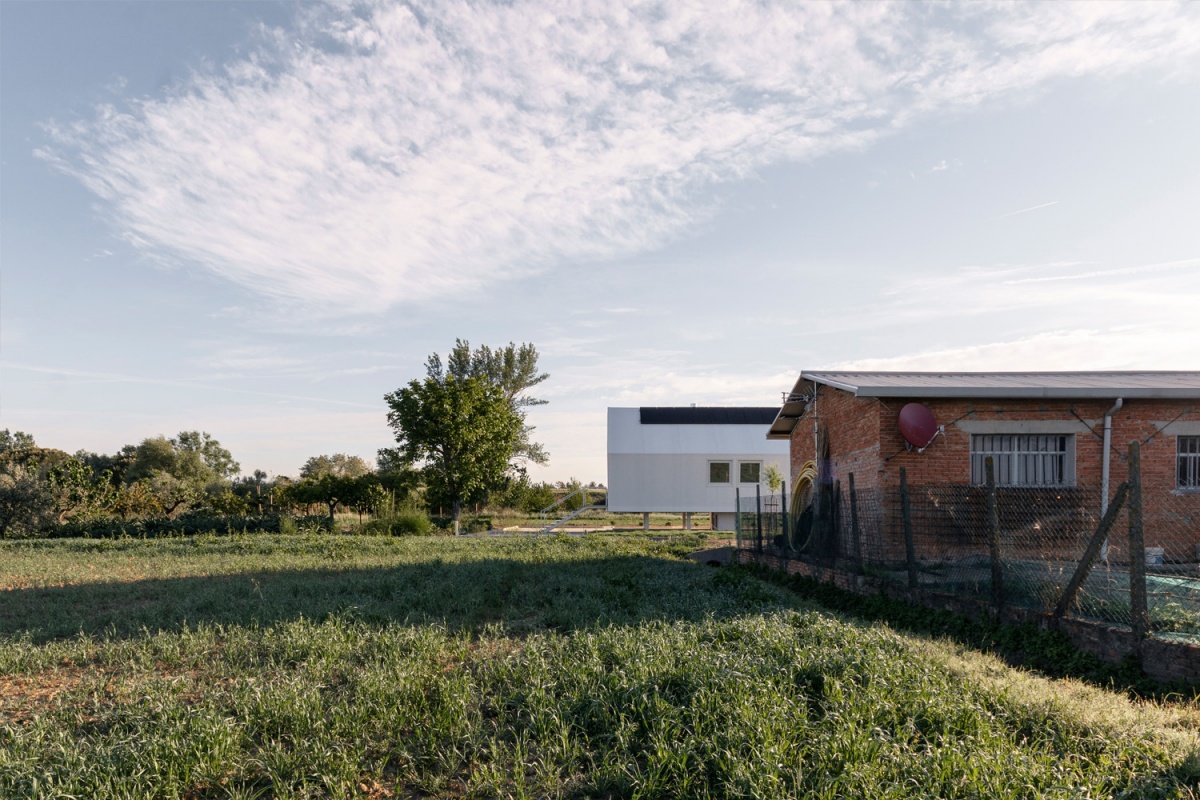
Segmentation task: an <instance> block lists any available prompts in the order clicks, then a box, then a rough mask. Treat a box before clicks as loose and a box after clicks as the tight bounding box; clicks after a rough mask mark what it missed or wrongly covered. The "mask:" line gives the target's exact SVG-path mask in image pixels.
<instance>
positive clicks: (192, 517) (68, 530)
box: [44, 511, 491, 539]
mask: <svg viewBox="0 0 1200 800" xmlns="http://www.w3.org/2000/svg"><path fill="white" fill-rule="evenodd" d="M438 522H439V523H441V522H442V520H438ZM471 522H472V524H470V525H468V526H467V530H468V532H475V531H474V528H476V527H478V524H477V523H476V521H475V520H472V521H471ZM447 523H448V521H447ZM490 524H491V521H490V519H489V520H487V526H488V527H490ZM449 527H452V523H449V524H437V525H435V523H434V522H433V521H432V520H430V518H429V516H428V515H427V514H426V513H425V512H423V511H399V512H396V513H395V514H392V515H390V516H388V517H385V518H381V519H373V520H371V521H369V522H366V523H364V524H363V525H362V526H360V527H359V528H358V529H357V533H360V534H362V535H365V536H431V535H436V534H438V533H444V532H445V530H444V529H446V528H449ZM488 527H483V528H482V530H487V529H488ZM330 530H332V526H331V525H330V521H329V517H328V516H325V515H309V516H301V517H294V516H291V515H289V514H261V515H248V516H234V515H231V516H213V515H210V514H203V513H200V514H184V515H181V516H179V517H175V518H174V519H167V518H161V519H139V520H130V521H125V522H123V521H121V520H112V519H104V520H92V521H89V522H68V523H66V524H64V525H60V526H58V527H57V528H54V529H52V530H50V531H47V532H46V533H45V534H44V536H45V538H49V539H73V538H80V539H122V538H129V539H160V538H169V537H178V536H193V535H195V534H200V533H206V534H213V535H216V536H229V535H231V534H238V533H283V534H295V533H317V532H328V531H330Z"/></svg>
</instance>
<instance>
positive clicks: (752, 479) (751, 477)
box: [738, 461, 762, 483]
mask: <svg viewBox="0 0 1200 800" xmlns="http://www.w3.org/2000/svg"><path fill="white" fill-rule="evenodd" d="M761 472H762V462H761V461H740V462H738V482H739V483H758V476H759V474H760V473H761Z"/></svg>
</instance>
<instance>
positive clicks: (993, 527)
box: [983, 456, 1004, 617]
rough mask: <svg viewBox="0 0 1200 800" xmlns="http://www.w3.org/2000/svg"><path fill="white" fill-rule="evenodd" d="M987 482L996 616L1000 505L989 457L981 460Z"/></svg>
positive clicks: (1000, 602)
mask: <svg viewBox="0 0 1200 800" xmlns="http://www.w3.org/2000/svg"><path fill="white" fill-rule="evenodd" d="M983 471H984V474H985V476H986V480H987V514H988V553H989V555H990V556H991V559H992V605H994V606H995V607H996V616H997V617H999V616H1000V614H1001V612H1003V610H1004V567H1003V566H1002V565H1001V563H1000V504H999V503H998V502H997V497H996V463H995V461H994V460H993V459H992V457H991V456H988V457H987V458H985V459H984V460H983Z"/></svg>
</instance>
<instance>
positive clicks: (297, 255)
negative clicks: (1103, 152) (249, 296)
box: [38, 0, 1200, 312]
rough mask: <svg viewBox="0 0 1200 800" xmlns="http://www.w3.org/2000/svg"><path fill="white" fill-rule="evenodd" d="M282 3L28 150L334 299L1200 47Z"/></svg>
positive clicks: (836, 16) (610, 248)
mask: <svg viewBox="0 0 1200 800" xmlns="http://www.w3.org/2000/svg"><path fill="white" fill-rule="evenodd" d="M298 13H299V17H298V19H297V22H296V26H295V28H294V29H293V30H265V31H264V32H263V35H262V39H261V41H259V42H258V43H257V44H256V46H255V48H254V49H253V52H252V53H251V54H250V55H249V56H248V57H246V58H244V59H243V60H240V61H234V62H231V63H228V64H225V65H224V66H223V67H221V68H218V69H209V70H206V71H200V72H197V73H195V74H193V75H192V76H190V77H189V78H187V79H186V80H185V81H184V82H183V83H182V84H180V85H178V86H176V87H174V88H173V89H172V90H171V91H170V92H169V93H168V94H165V95H163V96H159V97H152V98H143V99H139V100H131V101H129V102H127V103H124V104H121V105H109V106H103V107H101V108H99V109H98V110H97V111H96V114H95V116H94V117H92V118H90V119H86V120H83V121H80V122H76V123H71V124H57V123H51V124H49V125H48V131H49V135H50V137H51V141H52V144H51V145H49V146H47V147H44V148H42V149H40V150H39V151H38V153H39V155H41V156H42V157H43V158H45V159H47V160H48V161H50V162H51V163H52V164H54V165H55V166H56V167H57V168H59V169H61V170H63V171H65V172H67V173H69V174H72V175H74V176H75V177H77V178H78V179H79V180H80V181H82V182H83V184H84V185H85V186H86V187H87V188H88V189H90V190H91V191H92V192H94V193H95V194H96V195H97V196H99V197H100V198H101V199H102V200H103V201H105V207H106V208H107V209H108V210H109V212H110V213H111V215H112V219H113V222H114V224H115V225H116V226H117V227H118V228H119V230H120V231H121V233H122V234H123V236H124V237H125V239H127V240H128V241H129V242H131V243H133V244H134V245H136V246H137V247H139V248H141V249H142V250H144V251H145V252H147V253H149V254H152V255H153V256H155V257H157V258H159V259H161V260H164V261H167V262H176V263H178V262H183V263H196V264H199V265H201V266H203V267H205V268H207V269H208V270H210V271H212V272H213V273H216V274H217V275H220V276H222V277H224V278H225V279H228V280H230V281H232V282H234V283H236V284H239V285H241V286H244V287H247V288H249V289H251V290H252V291H254V292H257V293H259V294H261V295H265V296H268V297H272V298H275V299H278V300H280V301H283V302H286V303H289V304H301V305H306V306H311V307H317V306H321V307H326V308H332V309H334V310H335V311H349V310H351V309H353V310H355V311H359V312H361V311H382V310H384V309H387V308H389V307H391V306H394V305H396V304H398V303H401V304H402V303H416V302H422V301H426V300H430V299H433V298H439V297H446V296H453V295H454V294H456V293H461V292H464V291H473V290H476V289H478V288H479V287H481V286H484V285H487V284H489V283H491V282H495V281H499V280H504V279H507V278H513V277H517V276H522V275H528V274H531V273H536V272H538V271H543V270H546V269H550V268H553V267H554V266H556V265H560V264H563V263H579V262H587V261H595V260H600V259H605V258H613V257H619V256H627V255H630V254H634V253H639V252H645V251H647V250H652V249H654V248H657V247H660V246H661V245H663V244H664V243H666V242H668V241H670V240H672V239H674V238H677V237H679V236H681V235H683V234H684V233H685V232H686V231H687V230H689V229H690V228H692V227H693V226H695V225H696V224H697V222H698V221H699V220H702V219H704V218H706V217H707V216H708V215H709V214H711V213H712V212H713V211H714V208H713V206H712V202H713V201H712V200H711V199H707V198H710V197H711V193H710V192H705V191H703V190H705V189H707V188H709V187H711V186H713V185H719V184H722V183H725V182H729V181H734V180H738V179H741V178H744V177H746V176H749V175H752V174H753V173H754V172H755V171H756V170H759V169H761V168H764V167H767V166H769V165H772V164H776V163H781V162H796V161H803V160H807V159H813V158H817V157H820V156H822V155H825V154H828V153H831V152H835V151H839V150H846V149H851V148H861V147H865V146H868V145H870V144H871V143H872V142H874V141H875V140H877V139H878V138H879V137H881V136H886V135H888V134H889V133H891V132H893V131H895V130H897V129H899V128H902V127H904V126H906V125H909V124H911V123H912V122H913V121H914V120H917V119H920V118H922V117H925V116H928V115H930V114H934V113H938V112H942V111H945V110H948V109H958V108H962V107H969V106H973V105H978V104H980V103H984V102H986V101H989V100H991V99H995V98H1000V97H1010V98H1011V97H1020V96H1021V95H1022V93H1027V92H1029V91H1031V90H1037V89H1039V88H1040V87H1042V86H1044V85H1047V84H1048V83H1049V82H1050V81H1053V80H1056V79H1063V78H1075V77H1080V76H1085V75H1112V74H1118V73H1123V72H1129V71H1132V70H1140V69H1148V68H1153V69H1158V70H1160V71H1162V72H1164V74H1166V73H1169V72H1170V71H1171V70H1177V69H1179V65H1180V64H1186V63H1190V62H1191V61H1192V60H1194V56H1195V54H1196V53H1198V52H1200V15H1198V14H1197V13H1195V11H1194V9H1193V8H1192V7H1190V6H1188V5H1186V4H1154V5H1153V6H1143V5H1123V4H1094V5H1061V4H1060V5H1053V6H1051V5H1046V4H1037V5H1017V4H1000V5H984V4H970V5H966V4H964V5H961V6H924V5H921V6H918V5H914V4H898V3H897V4H844V5H824V4H815V3H813V4H800V5H796V6H773V5H759V4H752V5H745V6H743V5H740V4H736V3H734V4H730V5H728V6H725V7H723V8H719V9H714V8H710V7H705V8H703V9H700V8H698V7H689V6H688V5H686V4H679V5H670V4H656V3H648V4H644V5H637V6H635V7H634V8H633V9H627V8H624V7H621V6H619V5H617V6H614V5H613V4H611V3H606V2H599V1H596V2H589V0H582V1H581V2H579V3H576V4H572V5H570V6H569V7H564V6H541V5H538V4H535V3H529V2H515V3H510V4H497V5H476V4H465V3H455V2H438V3H420V2H418V3H413V4H411V5H396V4H391V3H377V4H375V3H362V4H354V5H353V6H351V5H350V4H349V3H332V4H329V5H322V6H316V7H304V8H303V9H302V10H301V11H299V12H298ZM1030 210H1032V209H1030Z"/></svg>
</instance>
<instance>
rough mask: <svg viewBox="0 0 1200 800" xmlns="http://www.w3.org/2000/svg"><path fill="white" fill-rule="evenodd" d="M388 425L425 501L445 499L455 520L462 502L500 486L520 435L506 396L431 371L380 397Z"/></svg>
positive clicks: (477, 381)
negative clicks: (416, 471)
mask: <svg viewBox="0 0 1200 800" xmlns="http://www.w3.org/2000/svg"><path fill="white" fill-rule="evenodd" d="M384 400H386V401H387V404H388V406H389V407H390V408H391V411H389V412H388V425H390V426H391V428H392V430H393V432H394V433H395V435H396V442H397V444H398V445H399V448H398V449H399V451H400V453H401V455H402V457H403V459H404V461H405V463H408V464H411V465H420V468H421V473H422V476H423V478H424V480H425V485H426V487H427V489H428V495H429V496H428V500H429V501H430V503H431V504H432V503H439V504H440V503H445V504H446V505H449V506H450V508H451V516H452V517H453V519H454V522H455V525H456V526H457V524H458V517H459V513H460V512H461V510H462V505H463V503H467V502H472V501H475V500H479V499H482V498H483V497H484V496H486V494H487V492H488V491H490V490H491V489H493V488H495V487H497V486H499V485H500V484H501V482H502V481H503V479H504V475H505V473H506V471H507V470H508V469H509V466H510V464H511V461H512V459H513V457H514V455H515V452H516V448H517V446H518V444H519V443H520V440H521V430H522V420H521V416H520V414H518V413H517V412H516V411H514V410H513V406H512V403H511V402H510V401H509V399H508V397H507V396H506V395H505V394H504V393H503V392H502V391H501V390H500V388H499V387H497V386H494V385H493V384H491V383H488V382H487V381H484V380H481V379H479V378H475V377H467V378H459V377H457V376H455V375H443V376H442V377H441V378H438V377H435V376H432V375H431V376H430V377H427V378H426V379H425V380H424V381H416V380H414V381H410V382H409V384H408V386H405V387H403V388H400V389H397V390H396V391H395V392H391V393H390V394H387V395H385V396H384Z"/></svg>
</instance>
